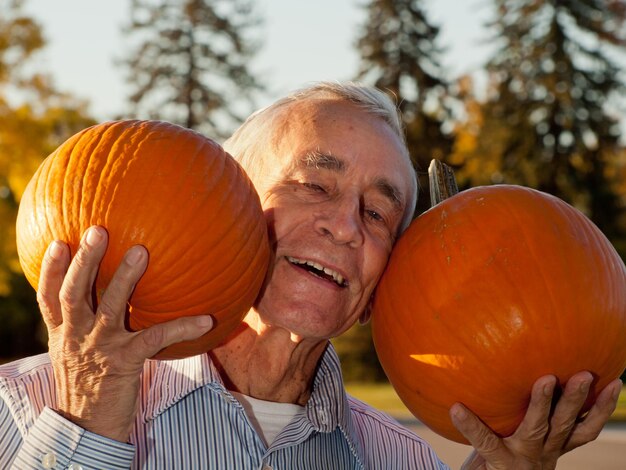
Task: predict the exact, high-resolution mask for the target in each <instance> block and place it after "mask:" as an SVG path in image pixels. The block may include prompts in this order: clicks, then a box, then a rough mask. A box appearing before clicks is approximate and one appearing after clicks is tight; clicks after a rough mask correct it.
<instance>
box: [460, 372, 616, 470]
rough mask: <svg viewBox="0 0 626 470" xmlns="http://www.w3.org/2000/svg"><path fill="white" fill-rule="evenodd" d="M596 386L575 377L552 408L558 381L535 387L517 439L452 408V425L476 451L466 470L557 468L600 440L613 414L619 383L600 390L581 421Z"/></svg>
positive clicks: (586, 377) (580, 376) (581, 375)
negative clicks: (568, 454)
mask: <svg viewBox="0 0 626 470" xmlns="http://www.w3.org/2000/svg"><path fill="white" fill-rule="evenodd" d="M592 381H593V377H592V375H591V374H590V373H589V372H580V373H578V374H576V375H574V376H573V377H572V378H571V379H570V380H569V381H568V382H567V384H566V385H565V389H564V390H563V395H562V396H561V397H560V398H559V400H558V402H557V403H556V405H555V406H554V408H552V396H553V394H554V389H555V386H556V378H555V377H554V376H545V377H542V378H540V379H539V380H537V382H535V384H534V386H533V390H532V395H531V400H530V404H529V406H528V411H527V412H526V416H525V417H524V420H523V421H522V422H521V424H520V425H519V427H518V428H517V430H516V431H515V433H514V434H513V435H511V436H510V437H507V438H504V439H503V438H499V437H498V436H496V435H495V434H494V433H493V432H492V431H491V430H490V429H489V428H488V427H487V426H485V424H483V423H482V421H480V420H479V419H478V417H476V416H475V415H474V414H472V413H471V412H470V411H469V410H467V409H466V408H465V407H463V406H462V405H461V404H458V403H457V404H455V405H454V406H452V408H451V410H450V416H451V418H452V422H453V423H454V425H455V426H456V427H457V429H458V430H459V431H460V432H461V433H462V434H463V435H464V436H465V437H466V438H467V439H468V440H469V441H470V443H471V444H472V446H473V447H474V452H473V453H472V454H471V455H470V456H469V457H468V459H467V460H466V461H465V463H464V464H463V467H462V468H463V469H465V470H479V469H480V470H483V469H484V470H496V469H502V470H505V469H506V470H521V469H529V470H530V469H542V470H545V469H554V468H555V467H556V463H557V459H558V458H559V457H560V456H561V455H563V454H564V453H566V452H569V451H571V450H573V449H575V448H576V447H580V446H582V445H584V444H586V443H588V442H591V441H593V440H594V439H595V438H596V437H598V435H599V434H600V431H601V430H602V427H603V426H604V425H605V424H606V422H607V420H608V419H609V417H610V416H611V414H612V413H613V411H614V410H615V406H616V405H617V397H618V395H619V392H620V390H621V386H622V382H621V381H620V380H619V379H618V380H614V381H613V382H611V383H610V384H609V385H607V386H606V387H605V388H604V390H602V392H601V393H600V394H599V395H598V398H597V400H596V402H595V404H594V405H593V407H592V408H591V410H589V413H588V414H587V415H586V416H585V418H584V419H582V420H577V417H578V414H579V413H580V410H581V408H582V406H583V404H584V402H585V400H586V398H587V394H588V392H589V387H590V386H591V382H592Z"/></svg>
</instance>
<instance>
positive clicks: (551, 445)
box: [544, 372, 593, 457]
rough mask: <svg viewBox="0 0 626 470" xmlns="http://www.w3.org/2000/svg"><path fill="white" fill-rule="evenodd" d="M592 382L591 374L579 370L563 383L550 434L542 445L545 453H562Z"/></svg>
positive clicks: (551, 421) (556, 454)
mask: <svg viewBox="0 0 626 470" xmlns="http://www.w3.org/2000/svg"><path fill="white" fill-rule="evenodd" d="M592 382H593V376H592V375H591V374H590V373H589V372H579V373H578V374H575V375H573V376H572V377H571V378H570V379H569V380H568V381H567V384H565V389H564V390H563V394H562V395H561V397H560V398H559V401H558V402H557V404H556V407H555V409H554V413H553V415H552V419H551V420H550V434H549V435H548V438H547V439H546V443H545V446H544V451H545V453H547V454H554V455H555V456H557V457H558V456H559V455H561V454H562V453H563V450H562V449H563V447H564V446H565V445H566V442H567V440H568V438H569V437H570V433H571V432H572V429H573V428H574V425H575V424H576V418H577V417H578V414H579V413H580V410H581V408H582V406H583V404H584V403H585V400H586V399H587V394H588V393H589V388H590V387H591V383H592Z"/></svg>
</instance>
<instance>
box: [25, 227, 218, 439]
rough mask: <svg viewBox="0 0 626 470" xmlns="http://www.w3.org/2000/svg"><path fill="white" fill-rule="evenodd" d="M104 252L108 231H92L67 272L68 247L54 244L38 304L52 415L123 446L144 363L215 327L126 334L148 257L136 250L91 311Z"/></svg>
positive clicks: (179, 322)
mask: <svg viewBox="0 0 626 470" xmlns="http://www.w3.org/2000/svg"><path fill="white" fill-rule="evenodd" d="M106 247H107V233H106V231H105V230H104V229H103V228H102V227H91V228H90V229H89V230H87V232H86V233H85V235H84V236H83V239H82V241H81V244H80V247H79V248H78V252H77V253H76V256H74V259H73V260H72V261H71V264H70V255H69V248H68V246H67V245H65V244H63V243H60V242H53V243H52V244H51V245H50V247H49V248H48V251H47V253H46V255H45V257H44V260H43V263H42V268H41V277H40V281H39V291H38V292H37V300H38V302H39V307H40V309H41V313H42V315H43V319H44V321H45V323H46V326H47V328H48V336H49V349H50V358H51V361H52V366H53V369H54V377H55V381H56V393H57V411H58V412H59V413H61V414H62V415H63V416H64V417H66V418H67V419H69V420H71V421H73V422H74V423H76V424H78V425H79V426H81V427H83V428H84V429H87V430H89V431H91V432H94V433H96V434H100V435H102V436H105V437H109V438H112V439H117V440H119V441H122V442H126V441H127V439H128V437H129V434H130V431H131V429H132V426H133V423H134V420H135V415H136V414H137V400H138V396H139V386H140V383H139V379H140V377H139V376H140V373H141V371H142V369H143V364H144V361H145V360H146V359H147V358H150V357H152V356H154V355H155V354H156V353H157V352H158V351H160V350H161V349H163V348H164V347H166V346H169V345H170V344H173V343H176V342H179V341H183V340H191V339H195V338H197V337H199V336H201V335H203V334H204V333H206V332H207V331H208V330H210V329H211V327H212V324H213V322H212V319H211V317H210V316H208V315H206V316H196V317H187V318H179V319H176V320H173V321H170V322H167V323H162V324H158V325H154V326H152V327H150V328H147V329H145V330H142V331H139V332H134V333H133V332H129V331H127V330H126V329H125V327H124V316H125V313H126V306H127V302H128V299H129V298H130V295H131V293H132V291H133V289H134V287H135V284H136V283H137V281H138V280H139V279H140V277H141V276H142V275H143V273H144V271H145V269H146V266H147V264H148V253H147V251H146V249H145V248H144V247H141V246H134V247H132V248H131V249H129V250H128V252H127V253H126V255H125V256H124V259H123V261H122V262H121V264H120V266H119V267H118V269H117V271H116V273H115V275H114V277H113V279H112V280H111V283H110V284H109V286H108V287H107V289H106V291H105V292H104V294H103V295H102V298H101V299H100V301H99V302H97V305H95V303H96V301H95V300H94V299H93V285H94V282H95V279H96V275H97V273H98V266H99V263H100V261H101V260H102V257H103V256H104V253H105V251H106Z"/></svg>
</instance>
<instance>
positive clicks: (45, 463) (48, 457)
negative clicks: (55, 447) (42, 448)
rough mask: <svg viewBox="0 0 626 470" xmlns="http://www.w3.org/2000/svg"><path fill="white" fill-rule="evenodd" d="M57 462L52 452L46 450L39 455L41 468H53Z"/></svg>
mask: <svg viewBox="0 0 626 470" xmlns="http://www.w3.org/2000/svg"><path fill="white" fill-rule="evenodd" d="M56 464H57V456H56V455H54V454H53V453H52V452H48V453H47V454H44V455H42V456H41V466H42V467H43V468H46V469H48V468H54V466H55V465H56Z"/></svg>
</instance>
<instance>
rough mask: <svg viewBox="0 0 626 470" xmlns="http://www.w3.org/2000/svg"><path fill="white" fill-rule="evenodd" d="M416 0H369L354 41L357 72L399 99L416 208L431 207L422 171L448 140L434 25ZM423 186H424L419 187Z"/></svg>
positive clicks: (443, 150) (444, 88)
mask: <svg viewBox="0 0 626 470" xmlns="http://www.w3.org/2000/svg"><path fill="white" fill-rule="evenodd" d="M422 3H423V2H421V1H420V0H371V1H370V2H369V3H368V4H367V6H366V8H367V12H368V19H367V22H366V24H365V25H364V27H363V28H362V31H361V34H360V38H359V40H358V42H357V47H358V51H359V53H360V56H361V67H360V72H359V76H358V78H359V79H361V80H364V81H366V82H369V83H372V84H374V85H375V86H377V87H378V88H380V89H382V90H386V91H388V92H389V93H390V94H391V95H393V97H395V98H396V100H397V101H398V103H399V107H400V110H401V113H402V116H403V121H404V125H405V127H406V137H407V144H408V147H409V151H410V153H411V158H412V159H413V162H414V165H415V167H416V169H417V170H418V173H419V174H420V183H421V187H422V191H420V195H419V197H420V201H419V203H418V210H417V212H418V213H419V212H421V211H422V210H424V209H425V208H428V207H430V203H429V194H428V178H427V176H426V174H425V171H426V170H427V168H428V165H429V163H430V161H431V159H433V158H437V159H440V160H445V159H446V158H447V155H448V154H449V152H450V149H451V145H452V140H451V137H450V136H449V135H447V134H446V133H444V132H443V131H442V126H443V125H444V122H445V121H446V120H447V119H448V117H449V110H448V109H447V107H446V106H445V104H444V103H445V98H446V93H447V87H448V83H447V81H446V80H445V79H444V70H443V67H442V66H441V64H440V56H441V54H442V50H441V49H440V48H439V46H438V45H437V37H438V34H439V28H438V27H436V26H433V25H432V24H430V23H429V21H428V19H427V17H426V14H425V12H424V10H423V8H422ZM424 189H425V191H424Z"/></svg>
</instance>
